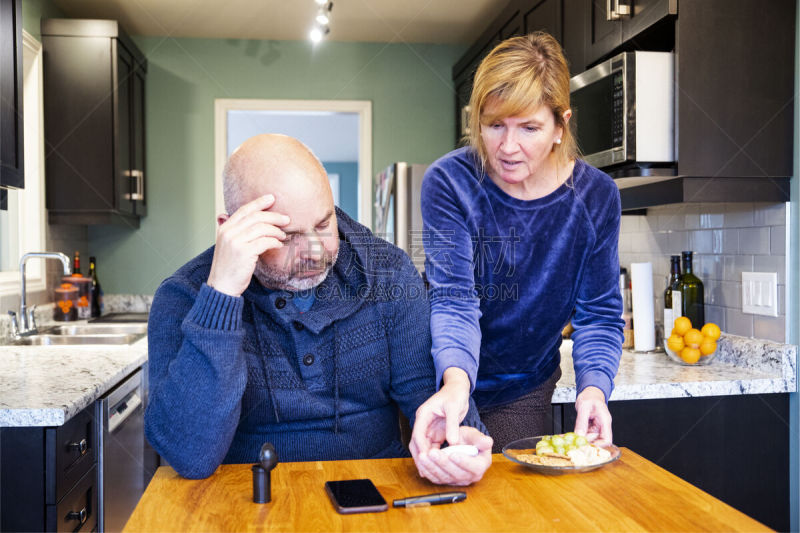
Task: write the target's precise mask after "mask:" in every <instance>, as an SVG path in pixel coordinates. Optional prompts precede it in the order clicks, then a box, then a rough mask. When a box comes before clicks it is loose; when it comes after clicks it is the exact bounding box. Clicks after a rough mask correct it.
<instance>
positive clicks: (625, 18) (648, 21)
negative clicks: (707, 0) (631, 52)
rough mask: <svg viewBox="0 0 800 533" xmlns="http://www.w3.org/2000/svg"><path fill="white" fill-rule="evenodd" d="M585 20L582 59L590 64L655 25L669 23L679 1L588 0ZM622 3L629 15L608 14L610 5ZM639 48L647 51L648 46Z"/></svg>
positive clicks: (633, 43)
mask: <svg viewBox="0 0 800 533" xmlns="http://www.w3.org/2000/svg"><path fill="white" fill-rule="evenodd" d="M588 1H589V3H590V7H589V9H587V10H586V11H585V12H584V16H585V17H586V26H585V27H586V33H585V50H584V54H585V59H586V62H587V63H588V64H593V63H596V62H598V61H600V60H601V59H604V58H606V57H607V56H608V55H610V54H611V53H612V52H614V51H615V50H616V49H618V48H620V47H621V46H623V44H627V45H629V46H631V47H633V48H637V44H636V43H635V42H633V41H634V40H635V39H637V38H638V37H639V36H640V35H642V34H644V33H645V32H647V31H648V30H650V29H651V28H653V27H655V26H656V25H657V24H659V23H662V22H669V21H670V20H672V19H673V18H674V17H675V16H676V15H677V14H678V0H624V1H623V0H611V1H610V2H609V1H607V0H588ZM619 4H623V5H626V6H627V11H628V14H615V10H614V9H613V7H612V11H611V12H609V7H610V6H617V5H619ZM638 48H643V49H649V48H650V47H648V46H638Z"/></svg>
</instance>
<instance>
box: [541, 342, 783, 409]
mask: <svg viewBox="0 0 800 533" xmlns="http://www.w3.org/2000/svg"><path fill="white" fill-rule="evenodd" d="M718 346H719V347H718V349H717V353H716V354H715V359H714V360H713V361H711V363H710V364H708V365H704V366H686V365H681V364H679V363H676V362H675V361H673V360H672V359H670V358H669V356H668V355H667V354H666V353H664V352H660V353H634V352H631V351H627V350H624V351H623V352H622V359H621V360H620V365H619V371H618V372H617V377H616V378H615V379H614V391H613V392H612V393H611V399H610V401H614V400H648V399H656V398H689V397H693V396H728V395H734V394H767V393H782V392H795V391H796V390H797V381H796V365H797V347H796V346H793V345H789V344H779V343H776V342H772V341H765V340H759V339H751V338H747V337H739V336H736V335H727V334H723V336H722V338H721V339H720V340H719V345H718ZM561 372H562V375H561V379H560V380H559V381H558V383H557V384H556V390H555V392H554V393H553V403H569V402H574V401H575V371H574V369H573V367H572V341H569V340H567V341H564V342H563V344H562V345H561Z"/></svg>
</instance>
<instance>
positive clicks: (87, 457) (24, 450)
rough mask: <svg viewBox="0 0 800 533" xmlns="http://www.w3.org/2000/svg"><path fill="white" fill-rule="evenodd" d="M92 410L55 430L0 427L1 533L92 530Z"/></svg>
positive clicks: (95, 507)
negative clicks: (3, 532)
mask: <svg viewBox="0 0 800 533" xmlns="http://www.w3.org/2000/svg"><path fill="white" fill-rule="evenodd" d="M94 408H95V407H94V404H92V405H90V406H89V407H87V408H86V409H84V410H83V411H81V412H80V413H78V414H77V415H75V416H74V417H72V418H71V419H70V420H68V421H67V422H66V423H65V424H64V425H62V426H59V427H19V428H0V530H1V531H92V530H94V529H95V528H96V525H97V513H98V499H97V497H98V492H97V488H98V479H97V453H98V450H97V448H96V444H97V441H96V429H97V428H96V425H95V417H94Z"/></svg>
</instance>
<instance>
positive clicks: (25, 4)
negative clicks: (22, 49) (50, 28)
mask: <svg viewBox="0 0 800 533" xmlns="http://www.w3.org/2000/svg"><path fill="white" fill-rule="evenodd" d="M63 16H64V13H63V12H62V11H61V10H60V9H59V8H58V7H56V5H55V4H53V2H52V0H22V27H23V28H24V29H25V31H27V32H28V33H30V34H31V35H33V36H34V37H36V40H37V41H41V35H42V30H41V26H40V21H41V19H43V18H59V17H63Z"/></svg>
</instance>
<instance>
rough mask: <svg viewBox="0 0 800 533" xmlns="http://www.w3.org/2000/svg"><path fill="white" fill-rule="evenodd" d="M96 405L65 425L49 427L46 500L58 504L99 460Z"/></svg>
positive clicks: (47, 437) (46, 447)
mask: <svg viewBox="0 0 800 533" xmlns="http://www.w3.org/2000/svg"><path fill="white" fill-rule="evenodd" d="M96 431H97V427H96V424H95V419H94V405H90V406H89V407H87V408H86V409H84V410H83V411H81V412H80V413H78V414H77V415H75V416H74V417H72V418H71V419H70V420H69V421H67V423H65V424H64V425H63V426H59V427H55V428H48V429H47V430H45V440H46V444H45V449H46V450H47V452H46V453H47V456H46V463H47V464H46V467H45V472H46V476H47V479H46V484H45V485H46V487H47V494H46V501H45V503H47V504H55V503H57V502H59V501H60V500H61V498H63V497H64V495H65V494H66V493H67V492H68V491H69V490H70V489H71V488H72V487H73V486H74V485H75V483H77V482H78V480H79V479H81V477H83V475H84V474H86V472H88V471H89V469H90V468H92V467H93V466H94V465H95V463H96V462H97V450H96Z"/></svg>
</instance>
